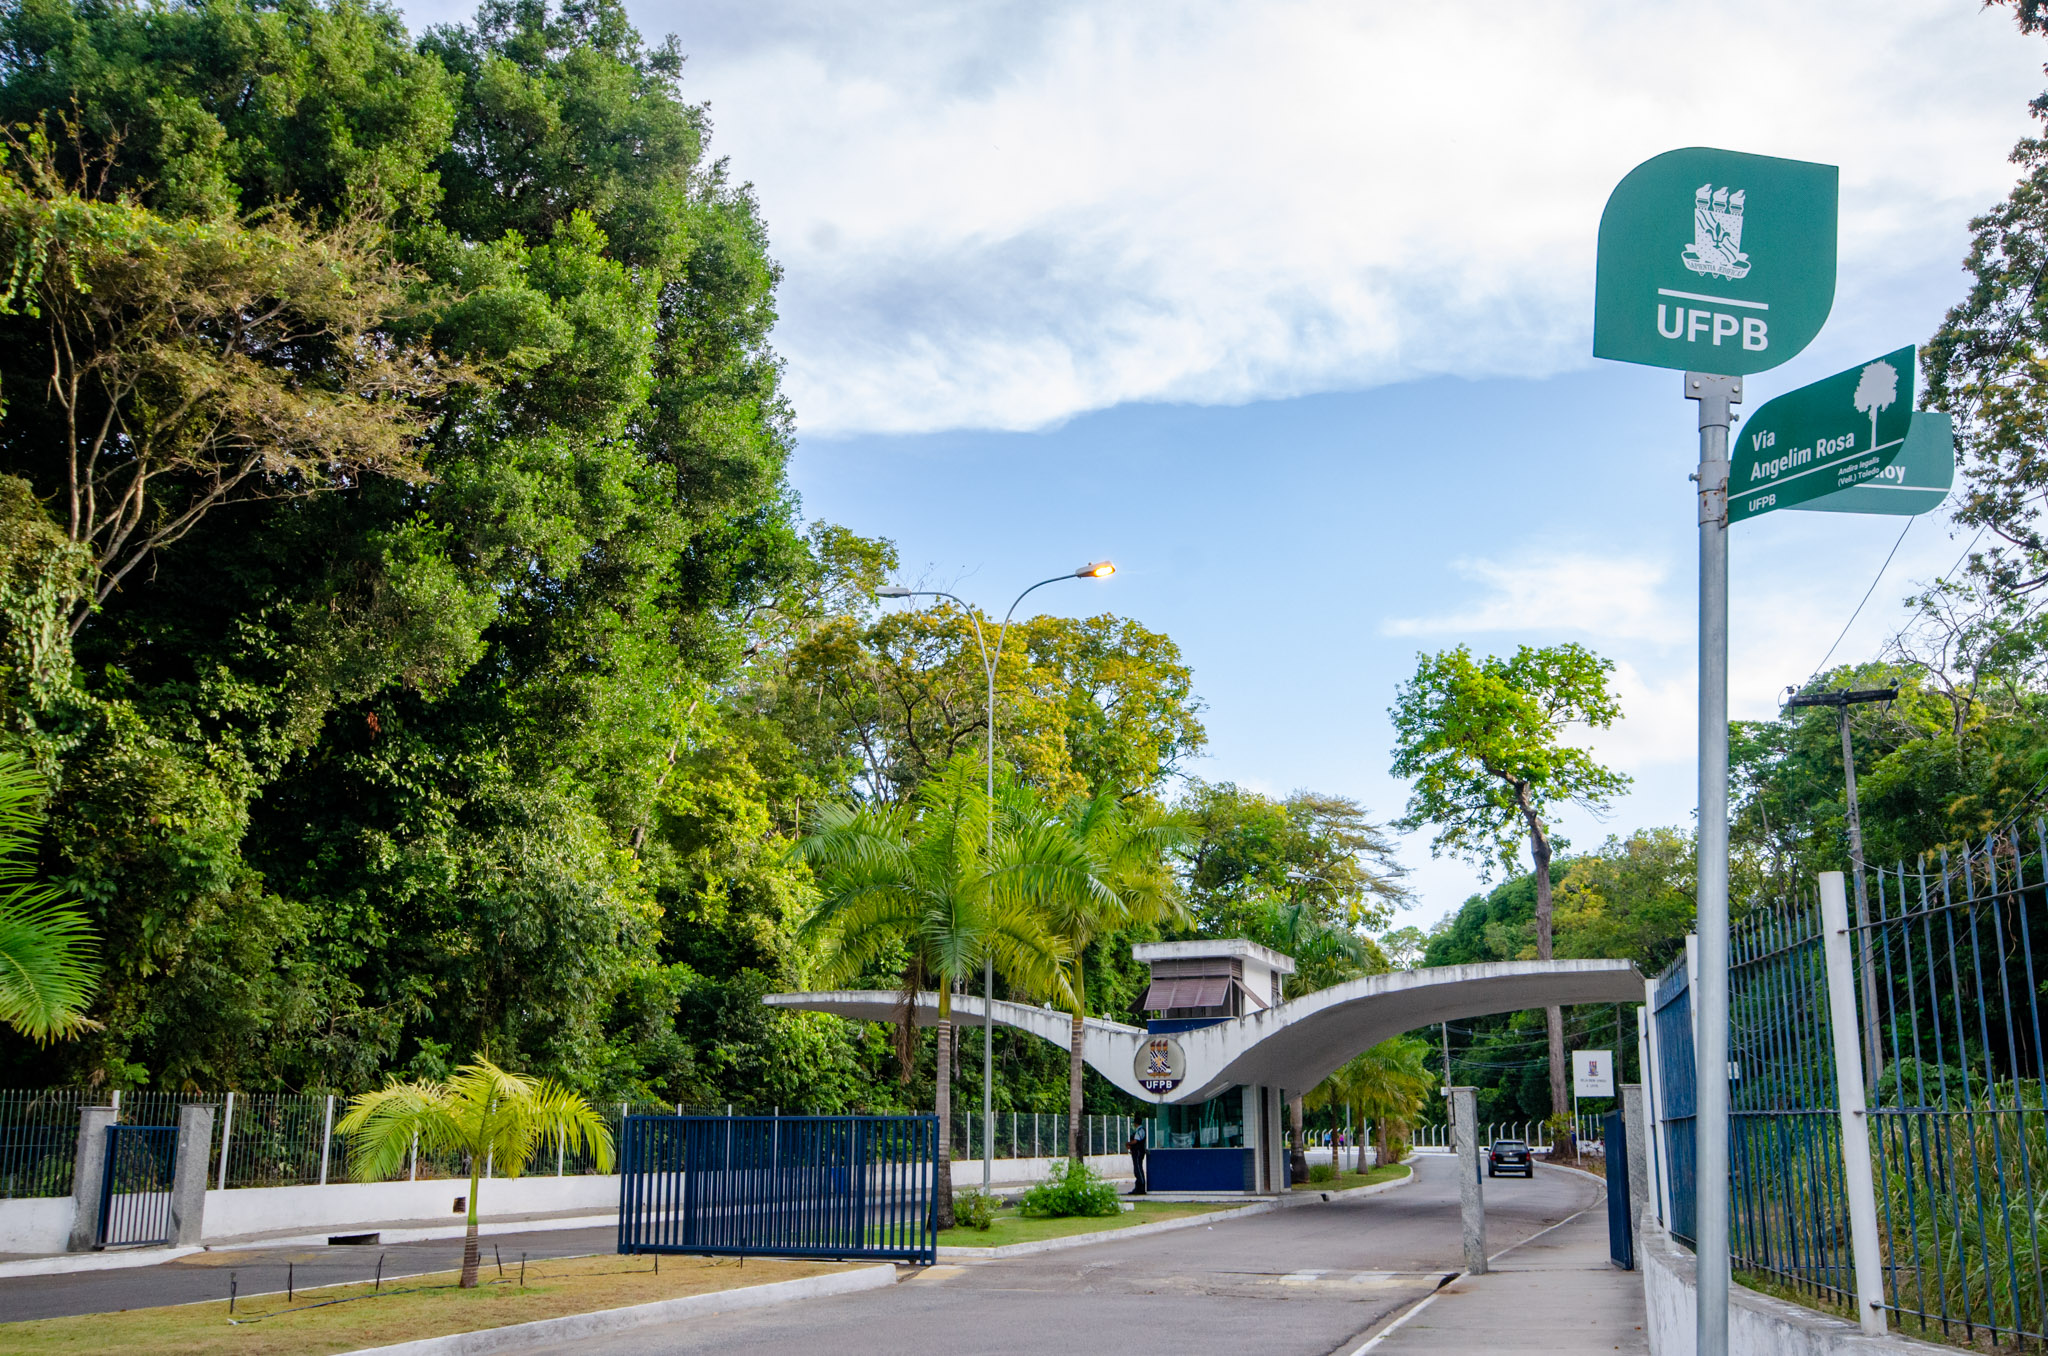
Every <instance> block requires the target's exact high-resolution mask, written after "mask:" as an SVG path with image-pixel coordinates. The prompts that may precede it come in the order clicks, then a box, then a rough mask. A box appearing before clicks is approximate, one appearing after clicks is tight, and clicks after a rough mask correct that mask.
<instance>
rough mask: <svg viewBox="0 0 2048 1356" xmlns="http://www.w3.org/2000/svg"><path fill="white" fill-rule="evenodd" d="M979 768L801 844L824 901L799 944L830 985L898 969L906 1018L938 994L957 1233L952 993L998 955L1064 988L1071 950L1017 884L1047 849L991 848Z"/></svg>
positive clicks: (942, 1152)
mask: <svg viewBox="0 0 2048 1356" xmlns="http://www.w3.org/2000/svg"><path fill="white" fill-rule="evenodd" d="M988 815H989V804H988V796H987V793H986V792H984V791H983V790H982V787H981V769H980V768H979V767H978V766H976V764H975V763H974V761H973V760H972V759H970V758H965V757H960V758H955V759H953V760H952V761H951V762H949V763H948V764H946V766H945V767H944V768H943V769H941V770H940V772H939V774H938V775H937V776H936V777H933V778H932V779H931V780H929V781H927V782H926V783H925V784H924V786H923V787H922V788H920V789H919V791H918V793H917V796H916V798H915V800H914V801H913V803H912V805H911V806H910V807H909V808H907V809H906V808H892V807H883V806H857V807H856V806H847V805H837V806H829V807H827V808H826V809H824V810H821V811H820V812H819V815H818V820H817V827H816V828H815V829H814V830H813V831H812V832H811V834H810V835H809V836H808V837H806V838H805V839H803V840H802V841H801V842H800V843H798V845H797V851H798V853H799V854H800V855H801V856H802V857H803V858H804V859H805V860H807V861H809V862H810V863H811V866H812V868H813V870H815V871H816V873H817V876H818V885H819V890H820V897H819V899H818V903H817V905H816V907H815V908H814V909H813V910H812V911H811V913H810V916H809V917H808V918H806V919H805V921H804V924H803V927H802V929H801V930H800V932H799V936H800V937H801V938H802V939H803V940H804V941H805V942H808V943H814V944H817V945H819V946H820V950H821V954H820V957H819V972H820V978H821V979H823V980H824V981H825V982H826V983H836V982H844V981H846V980H850V979H852V978H854V977H855V976H857V975H859V974H861V973H863V972H864V971H866V970H867V969H869V968H870V967H872V966H874V965H876V964H889V965H892V966H899V967H900V973H901V975H902V977H903V983H904V988H905V991H906V995H907V998H908V1003H907V1009H908V1011H907V1014H906V1021H912V1022H914V1021H915V1019H916V1006H915V1005H916V999H917V995H918V994H919V992H921V991H922V990H923V988H924V987H925V986H926V985H930V986H931V987H932V988H934V989H936V990H937V993H938V1000H939V1022H938V1086H937V1089H936V1101H937V1104H938V1105H937V1111H938V1117H939V1146H938V1148H939V1167H938V1181H937V1182H936V1183H935V1184H934V1185H935V1191H934V1196H935V1202H934V1204H935V1213H936V1215H937V1220H938V1227H939V1228H941V1229H950V1228H951V1227H953V1176H952V1161H953V1097H952V1084H953V989H954V987H955V986H956V985H958V984H961V983H964V982H965V981H966V980H968V979H969V978H970V977H972V976H973V975H974V973H975V971H976V969H977V968H978V967H979V966H980V965H981V962H982V959H983V958H984V957H988V958H990V959H992V960H993V961H994V963H995V966H996V968H997V969H998V970H1001V971H1002V972H1003V976H1004V978H1005V979H1007V980H1008V981H1009V982H1010V983H1011V984H1013V985H1015V986H1017V987H1019V988H1022V989H1025V990H1027V991H1030V992H1035V993H1038V992H1046V991H1049V990H1055V989H1057V988H1058V986H1059V985H1060V983H1061V979H1060V965H1061V962H1062V961H1064V960H1065V958H1066V957H1065V949H1064V948H1063V947H1062V945H1061V944H1060V942H1059V940H1058V939H1057V938H1055V937H1053V936H1052V935H1050V934H1049V933H1048V932H1047V931H1046V928H1045V926H1044V924H1043V923H1042V922H1041V921H1040V919H1039V918H1038V916H1037V914H1036V913H1035V912H1034V911H1033V910H1032V908H1031V907H1030V904H1029V902H1028V901H1027V900H1026V899H1025V898H1024V897H1023V896H1022V895H1021V893H1020V892H1019V891H1018V890H1017V889H1015V888H1005V885H1006V883H1013V882H1014V881H1015V880H1016V879H1017V878H1018V877H1019V876H1020V875H1028V874H1029V872H1028V870H1027V869H1023V867H1022V863H1023V861H1024V859H1025V858H1027V857H1028V856H1029V854H1030V853H1031V852H1033V851H1036V850H1038V849H1039V847H1040V846H1041V845H1039V844H1036V843H1032V842H1028V841H1027V842H1020V841H1019V840H1018V839H1017V838H1016V837H1015V836H1013V835H1011V834H1008V833H1004V834H1000V835H997V836H996V838H995V851H994V854H993V857H991V855H990V852H989V848H988V841H989V833H988Z"/></svg>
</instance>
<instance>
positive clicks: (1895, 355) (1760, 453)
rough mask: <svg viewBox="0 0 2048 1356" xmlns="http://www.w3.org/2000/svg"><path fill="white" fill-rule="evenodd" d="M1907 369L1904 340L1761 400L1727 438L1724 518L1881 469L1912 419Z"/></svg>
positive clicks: (1829, 489)
mask: <svg viewBox="0 0 2048 1356" xmlns="http://www.w3.org/2000/svg"><path fill="white" fill-rule="evenodd" d="M1913 372H1914V365H1913V346H1912V345H1911V344H1908V345H1906V346H1905V347H1904V348H1901V349H1897V350H1894V351H1893V352H1891V353H1887V354H1885V355H1884V356H1883V357H1882V358H1873V359H1872V360H1871V361H1869V362H1867V363H1858V364H1857V365H1856V366H1854V367H1852V368H1850V369H1849V370H1848V371H1846V372H1837V373H1836V374H1835V375H1834V376H1832V377H1823V378H1821V380H1819V381H1816V382H1814V383H1813V384H1812V385H1810V386H1802V387H1800V388H1799V389H1798V390H1796V391H1787V392H1786V393H1785V394H1784V395H1781V396H1779V397H1778V398H1777V399H1775V400H1768V401H1765V402H1764V406H1763V408H1762V409H1760V410H1758V411H1757V412H1756V413H1755V414H1754V415H1752V416H1750V418H1749V421H1748V422H1747V423H1745V424H1743V425H1742V426H1741V428H1740V430H1739V431H1737V432H1736V433H1734V434H1733V435H1732V436H1731V437H1730V439H1729V443H1730V446H1729V449H1728V460H1729V463H1730V465H1729V468H1728V521H1729V522H1731V523H1739V522H1741V521H1742V520H1743V519H1745V518H1754V517H1756V516H1757V515H1758V514H1762V513H1769V512H1770V511H1771V510H1773V509H1781V508H1791V507H1792V506H1793V505H1794V504H1803V503H1806V502H1808V501H1809V500H1813V499H1818V498H1820V497H1821V496H1822V495H1826V494H1833V493H1834V492H1835V491H1837V490H1845V489H1848V488H1850V487H1851V486H1854V485H1861V484H1863V483H1864V482H1865V481H1867V480H1875V479H1877V478H1878V477H1879V476H1880V475H1882V474H1883V473H1884V470H1885V468H1886V467H1888V466H1890V465H1891V463H1892V462H1893V461H1894V460H1895V459H1896V458H1897V456H1898V454H1899V449H1900V447H1901V446H1903V445H1904V443H1905V441H1906V429H1907V427H1908V426H1909V425H1910V424H1911V423H1912V422H1913Z"/></svg>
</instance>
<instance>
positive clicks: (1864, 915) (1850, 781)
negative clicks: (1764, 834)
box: [1785, 685, 1899, 1095]
mask: <svg viewBox="0 0 2048 1356" xmlns="http://www.w3.org/2000/svg"><path fill="white" fill-rule="evenodd" d="M1785 691H1786V693H1787V694H1788V696H1787V700H1786V702H1785V706H1786V708H1787V709H1788V710H1789V709H1790V708H1792V707H1795V706H1832V707H1834V708H1835V710H1836V712H1837V713H1838V716H1839V719H1840V723H1841V727H1842V777H1843V779H1844V782H1845V784H1846V786H1847V789H1848V793H1849V873H1850V875H1851V877H1852V878H1853V879H1854V880H1855V882H1856V932H1857V936H1858V937H1859V938H1860V939H1861V940H1862V943H1863V944H1862V946H1861V947H1859V948H1858V949H1859V950H1860V951H1861V952H1862V953H1863V1066H1864V1069H1863V1077H1864V1084H1863V1086H1864V1087H1866V1088H1869V1089H1871V1090H1872V1091H1875V1090H1876V1088H1877V1076H1878V1075H1879V1074H1880V1073H1882V1072H1884V1070H1883V1069H1882V1068H1881V1067H1880V1065H1881V1064H1882V1061H1883V1055H1882V1053H1881V1052H1880V1051H1879V1049H1878V1043H1877V1042H1878V1031H1877V973H1876V971H1875V969H1874V968H1873V967H1872V966H1871V964H1870V940H1871V939H1870V894H1869V891H1868V889H1867V888H1866V887H1865V886H1864V883H1863V817H1862V816H1861V815H1859V814H1858V813H1857V810H1856V750H1855V746H1854V745H1853V744H1851V743H1850V740H1849V708H1850V707H1851V706H1854V705H1855V704H1857V703H1858V702H1885V703H1887V704H1889V703H1891V702H1893V701H1896V700H1897V699H1898V695H1899V689H1898V687H1897V685H1893V686H1891V687H1874V688H1860V689H1858V690H1856V691H1852V692H1807V693H1800V694H1797V695H1793V689H1791V688H1789V687H1788V688H1786V689H1785ZM1866 1095H1867V1094H1866Z"/></svg>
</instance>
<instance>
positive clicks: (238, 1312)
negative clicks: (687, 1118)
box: [0, 1256, 844, 1356]
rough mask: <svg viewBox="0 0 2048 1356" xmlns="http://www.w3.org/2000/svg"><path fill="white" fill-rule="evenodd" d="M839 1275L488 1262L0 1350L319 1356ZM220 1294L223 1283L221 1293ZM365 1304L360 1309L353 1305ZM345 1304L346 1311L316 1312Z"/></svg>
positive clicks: (92, 1329)
mask: <svg viewBox="0 0 2048 1356" xmlns="http://www.w3.org/2000/svg"><path fill="white" fill-rule="evenodd" d="M843 1269H844V1268H843V1267H842V1266H841V1265H840V1264H838V1263H833V1262H775V1261H766V1260H763V1259H760V1258H749V1259H747V1262H746V1265H745V1266H741V1265H740V1263H739V1261H738V1259H736V1258H719V1259H712V1258H706V1257H664V1258H662V1259H661V1271H660V1272H659V1274H657V1273H656V1272H655V1270H654V1262H653V1259H652V1258H649V1257H616V1256H613V1257H570V1258H558V1259H552V1260H549V1261H545V1262H528V1263H527V1264H526V1284H525V1285H523V1286H522V1285H520V1284H519V1283H518V1269H517V1268H516V1267H514V1266H509V1265H508V1266H507V1267H506V1268H505V1279H504V1280H503V1281H502V1282H501V1281H499V1280H498V1278H497V1274H496V1268H495V1267H494V1266H492V1265H491V1263H490V1262H489V1261H488V1260H487V1261H486V1262H485V1264H484V1269H483V1283H482V1284H480V1285H478V1286H477V1288H476V1289H474V1290H462V1289H458V1288H457V1287H456V1285H455V1281H456V1277H457V1275H458V1273H457V1272H455V1271H445V1272H438V1273H436V1274H434V1275H431V1276H414V1277H408V1278H407V1279H405V1280H402V1281H386V1282H385V1283H384V1288H383V1292H382V1293H381V1294H373V1293H372V1288H371V1286H370V1285H368V1284H363V1285H332V1286H322V1287H320V1288H319V1289H306V1290H300V1291H299V1292H298V1295H297V1297H296V1299H295V1300H293V1301H292V1302H291V1303H289V1304H288V1303H286V1301H285V1297H284V1296H283V1295H266V1296H264V1297H262V1298H260V1299H250V1300H244V1301H242V1302H240V1303H238V1304H236V1306H235V1313H234V1322H233V1324H232V1325H231V1324H230V1322H229V1318H228V1302H227V1300H226V1299H220V1300H207V1301H205V1302H203V1303H200V1304H178V1305H171V1306H169V1307H166V1308H161V1309H129V1310H125V1311H123V1312H121V1313H114V1314H85V1315H81V1316H79V1317H76V1318H39V1319H33V1320H30V1321H28V1322H23V1323H0V1350H5V1351H7V1352H9V1353H10V1354H11V1356H45V1353H51V1352H63V1353H75V1352H94V1351H146V1352H149V1353H151V1356H215V1353H233V1356H299V1354H300V1353H305V1354H306V1356H326V1354H327V1353H333V1352H340V1351H354V1350H356V1349H357V1348H359V1347H376V1346H385V1345H387V1344H389V1343H393V1342H409V1341H412V1340H414V1339H416V1338H421V1337H441V1336H446V1335H447V1334H449V1333H458V1332H475V1331H477V1330H479V1329H483V1328H500V1327H503V1326H505V1325H506V1324H508V1323H526V1322H530V1321H532V1320H534V1319H539V1318H560V1317H562V1316H563V1315H565V1314H582V1313H589V1312H591V1311H593V1310H596V1309H613V1308H618V1307H620V1306H623V1305H628V1304H647V1303H650V1302H652V1301H654V1300H664V1299H675V1298H676V1297H678V1296H681V1295H699V1294H704V1293H707V1292H710V1291H714V1290H732V1289H737V1288H739V1287H741V1286H748V1285H764V1284H766V1283H768V1282H770V1281H789V1280H795V1279H797V1278H799V1277H803V1276H816V1275H819V1274H820V1273H823V1272H830V1271H840V1270H843ZM223 1283H225V1282H223ZM361 1296H368V1298H358V1297H361ZM332 1300H348V1301H349V1302H347V1303H341V1304H333V1303H329V1304H326V1305H324V1306H323V1307H318V1308H312V1307H307V1306H312V1305H319V1304H321V1302H322V1301H332Z"/></svg>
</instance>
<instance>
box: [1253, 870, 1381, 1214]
mask: <svg viewBox="0 0 2048 1356" xmlns="http://www.w3.org/2000/svg"><path fill="white" fill-rule="evenodd" d="M1288 875H1289V878H1290V879H1293V880H1295V881H1296V882H1297V884H1298V885H1300V884H1307V883H1308V882H1310V881H1312V880H1313V879H1315V878H1314V877H1312V876H1310V875H1308V874H1307V873H1305V872H1300V873H1297V872H1289V873H1288ZM1326 908H1327V906H1326V905H1323V904H1321V903H1319V902H1318V901H1317V900H1315V899H1312V898H1303V897H1301V892H1300V891H1299V890H1297V891H1296V892H1295V894H1294V896H1293V897H1291V898H1289V899H1288V900H1286V901H1284V902H1278V903H1273V904H1269V905H1268V906H1267V907H1266V908H1264V909H1262V910H1260V912H1259V914H1258V916H1257V923H1256V925H1255V931H1257V932H1258V934H1259V937H1258V940H1259V941H1260V942H1261V943H1262V944H1264V945H1266V946H1270V947H1272V948H1273V949H1274V950H1275V951H1278V952H1280V953H1281V954H1282V955H1286V956H1292V957H1293V958H1294V974H1293V975H1292V976H1291V977H1290V978H1289V979H1288V980H1287V996H1288V997H1289V998H1299V997H1301V996H1302V995H1303V994H1305V993H1314V992H1316V991H1317V990H1318V989H1327V988H1329V987H1331V986H1332V985H1335V984H1342V983H1343V982H1344V981H1345V980H1347V979H1356V978H1357V977H1358V976H1360V975H1369V974H1373V973H1375V972H1376V971H1377V970H1380V969H1384V968H1385V966H1384V962H1380V963H1377V964H1376V963H1375V962H1377V961H1378V960H1379V958H1378V957H1377V956H1375V955H1374V953H1373V950H1372V948H1371V947H1369V946H1368V945H1367V944H1366V941H1365V939H1364V938H1363V937H1360V936H1359V935H1358V933H1356V932H1355V931H1353V930H1352V929H1351V928H1349V927H1347V926H1346V925H1345V924H1344V923H1342V922H1338V921H1336V920H1334V919H1332V918H1330V917H1329V916H1328V915H1327V912H1326ZM1288 1113H1289V1117H1290V1119H1291V1121H1292V1123H1293V1129H1294V1147H1293V1151H1292V1153H1291V1154H1290V1155H1289V1163H1290V1168H1291V1169H1292V1172H1299V1173H1304V1174H1305V1173H1306V1172H1307V1171H1308V1166H1307V1155H1306V1154H1305V1153H1304V1152H1303V1150H1302V1139H1301V1123H1302V1099H1301V1097H1300V1096H1299V1095H1297V1096H1294V1097H1292V1098H1290V1099H1288ZM1292 1172H1291V1173H1290V1175H1292Z"/></svg>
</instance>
